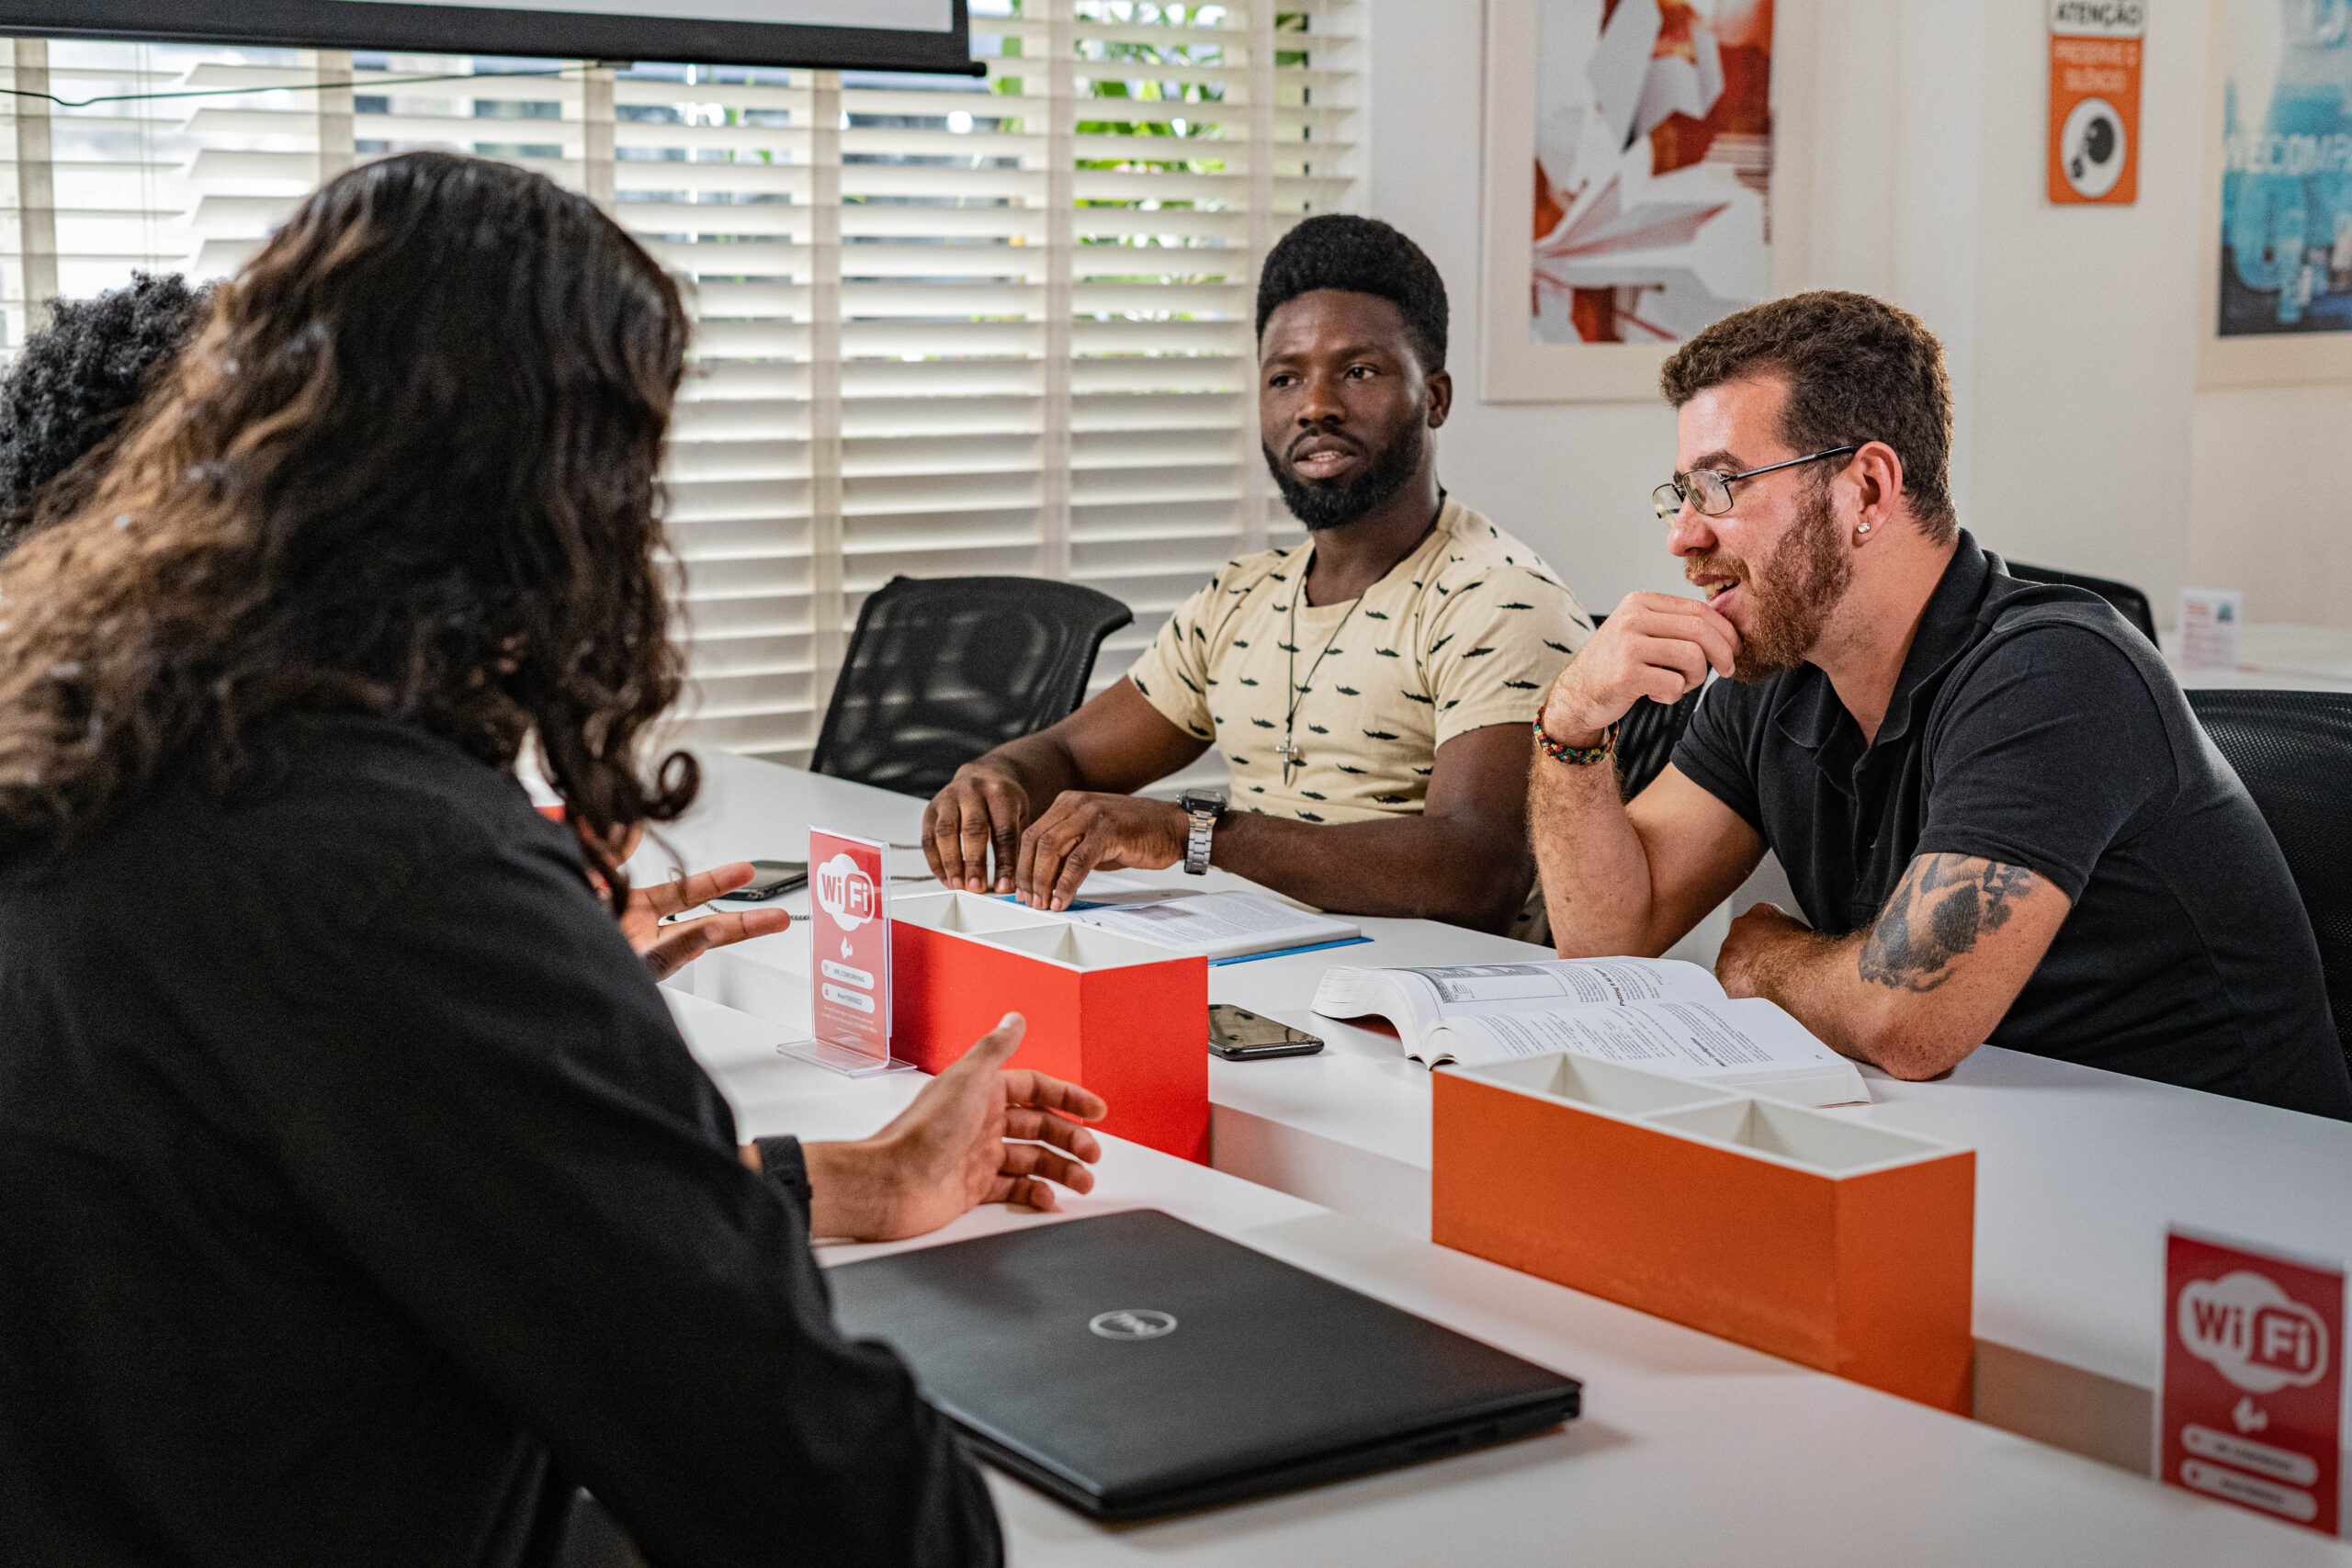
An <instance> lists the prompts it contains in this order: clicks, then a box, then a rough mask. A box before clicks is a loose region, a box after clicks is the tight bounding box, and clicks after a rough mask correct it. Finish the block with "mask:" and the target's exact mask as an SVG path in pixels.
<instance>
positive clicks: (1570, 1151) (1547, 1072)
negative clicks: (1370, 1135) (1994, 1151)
mask: <svg viewBox="0 0 2352 1568" xmlns="http://www.w3.org/2000/svg"><path fill="white" fill-rule="evenodd" d="M1435 1077H1436V1084H1435V1106H1434V1123H1433V1131H1434V1134H1435V1139H1434V1142H1435V1149H1434V1153H1435V1162H1434V1169H1433V1171H1432V1175H1431V1188H1430V1239H1431V1240H1433V1241H1435V1242H1437V1243H1438V1244H1439V1245H1440V1246H1442V1247H1454V1248H1456V1249H1458V1250H1460V1251H1463V1252H1469V1253H1474V1254H1476V1256H1478V1257H1480V1258H1489V1259H1491V1260H1493V1261H1495V1262H1497V1263H1502V1264H1506V1265H1508V1266H1510V1268H1513V1269H1521V1270H1522V1271H1524V1272H1526V1273H1530V1274H1536V1275H1540V1276H1542V1277H1543V1278H1544V1279H1546V1280H1554V1281H1555V1282H1557V1283H1559V1284H1563V1285H1566V1286H1569V1287H1570V1288H1572V1289H1575V1290H1579V1291H1584V1292H1589V1294H1592V1295H1596V1296H1605V1297H1607V1298H1608V1299H1609V1300H1611V1301H1613V1302H1622V1303H1624V1304H1625V1305H1627V1306H1631V1307H1634V1308H1638V1309H1639V1310H1641V1311H1643V1312H1647V1313H1654V1314H1657V1316H1659V1317H1665V1318H1671V1319H1673V1320H1674V1321H1675V1322H1677V1323H1683V1324H1688V1325H1691V1327H1693V1328H1697V1329H1702V1330H1703V1331H1705V1332H1706V1333H1709V1334H1713V1335H1716V1336H1719V1337H1723V1338H1725V1339H1734V1340H1737V1341H1738V1342H1739V1343H1741V1344H1743V1345H1748V1346H1752V1347H1754V1348H1757V1349H1758V1350H1764V1351H1768V1352H1770V1354H1772V1355H1775V1356H1782V1357H1786V1358H1787V1359H1790V1360H1792V1361H1798V1362H1802V1363H1803V1364H1804V1365H1806V1366H1808V1367H1814V1368H1816V1369H1818V1370H1820V1371H1826V1372H1834V1373H1836V1374H1837V1375H1838V1376H1840V1377H1846V1378H1851V1379H1853V1380H1854V1381H1855V1382H1864V1383H1868V1384H1870V1385H1871V1386H1872V1387H1874V1388H1880V1389H1884V1390H1885V1391H1887V1392H1888V1393H1898V1394H1901V1395H1903V1396H1905V1398H1909V1399H1916V1400H1918V1401H1919V1402H1921V1403H1922V1404H1932V1405H1935V1406H1937V1407H1938V1408H1939V1409H1943V1410H1950V1411H1953V1412H1955V1413H1957V1414H1960V1415H1967V1414H1968V1413H1969V1411H1970V1407H1971V1403H1972V1401H1971V1395H1970V1373H1971V1369H1972V1364H1973V1353H1974V1340H1973V1335H1972V1332H1971V1329H1972V1325H1973V1315H1972V1309H1971V1292H1972V1286H1973V1265H1974V1256H1973V1255H1974V1250H1975V1201H1976V1156H1975V1153H1974V1151H1973V1150H1970V1149H1963V1148H1955V1147H1953V1146H1952V1145H1948V1144H1939V1143H1935V1142H1931V1141H1930V1140H1928V1139H1925V1138H1917V1137H1913V1136H1911V1135H1909V1134H1900V1133H1894V1132H1889V1131H1888V1130H1886V1129H1884V1128H1882V1127H1872V1126H1870V1125H1868V1124H1866V1123H1863V1122H1852V1121H1849V1120H1847V1119H1845V1118H1843V1117H1838V1116H1830V1115H1826V1114H1824V1113H1823V1112H1821V1111H1815V1110H1812V1109H1810V1108H1808V1107H1805V1106H1801V1105H1796V1104H1793V1103H1791V1102H1789V1101H1786V1100H1771V1099H1769V1098H1765V1097H1762V1096H1758V1095H1747V1094H1730V1093H1725V1092H1723V1091H1722V1090H1719V1089H1709V1088H1707V1087H1706V1086H1704V1085H1701V1084H1694V1083H1692V1082H1691V1081H1689V1080H1688V1079H1685V1078H1678V1077H1671V1076H1669V1075H1668V1074H1664V1073H1655V1072H1649V1071H1646V1070H1644V1069H1641V1068H1637V1067H1630V1066H1621V1065H1619V1064H1616V1063H1611V1062H1598V1061H1592V1060H1589V1059H1587V1058H1584V1057H1579V1056H1565V1055H1563V1056H1537V1057H1529V1058H1524V1059H1521V1060H1516V1061H1510V1062H1504V1063H1499V1064H1497V1065H1494V1066H1483V1067H1472V1068H1455V1069H1448V1070H1443V1071H1441V1072H1439V1073H1437V1074H1436V1075H1435Z"/></svg>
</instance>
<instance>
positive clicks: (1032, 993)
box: [891, 893, 1209, 1164]
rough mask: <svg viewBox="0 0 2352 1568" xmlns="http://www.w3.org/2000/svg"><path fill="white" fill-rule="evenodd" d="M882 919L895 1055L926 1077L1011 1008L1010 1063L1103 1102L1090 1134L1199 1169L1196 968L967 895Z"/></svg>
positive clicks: (1201, 1094) (1205, 1103)
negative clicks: (1017, 1041) (1017, 1017)
mask: <svg viewBox="0 0 2352 1568" xmlns="http://www.w3.org/2000/svg"><path fill="white" fill-rule="evenodd" d="M892 913H893V916H894V919H893V920H892V922H891V925H892V930H893V932H894V933H895V940H894V941H893V943H892V956H893V959H894V961H895V962H894V964H893V966H892V970H891V985H892V992H893V998H894V1005H895V1010H894V1013H893V1017H894V1020H895V1027H896V1034H895V1036H894V1038H895V1041H896V1043H897V1048H898V1050H899V1052H900V1053H901V1054H902V1055H905V1056H906V1058H907V1059H908V1060H909V1061H910V1062H912V1063H913V1064H914V1065H915V1066H919V1067H921V1068H922V1070H923V1071H925V1072H930V1073H935V1072H938V1071H940V1070H941V1069H942V1068H944V1067H945V1066H947V1065H948V1064H949V1063H951V1062H953V1061H955V1060H956V1057H958V1056H960V1055H963V1054H964V1052H965V1051H967V1049H969V1048H970V1046H971V1043H972V1042H973V1041H975V1040H977V1039H978V1038H979V1037H980V1036H981V1035H983V1034H985V1033H987V1032H989V1030H991V1029H993V1028H995V1027H996V1023H997V1020H999V1019H1001V1018H1002V1017H1003V1016H1004V1015H1005V1014H1006V1013H1008V1012H1017V1013H1019V1014H1021V1015H1022V1017H1023V1019H1025V1020H1026V1021H1027V1022H1028V1032H1027V1033H1026V1034H1025V1035H1023V1038H1022V1042H1021V1049H1020V1050H1019V1051H1018V1052H1016V1053H1015V1054H1014V1055H1013V1057H1012V1066H1016V1067H1031V1068H1035V1070H1037V1071H1039V1072H1042V1073H1049V1074H1051V1075H1052V1076H1054V1077H1057V1078H1065V1079H1068V1080H1069V1081H1071V1082H1073V1083H1081V1084H1084V1085H1085V1086H1086V1087H1087V1088H1089V1089H1092V1090H1094V1092H1095V1093H1097V1094H1099V1095H1101V1096H1102V1097H1103V1099H1104V1100H1107V1101H1109V1102H1110V1107H1111V1113H1110V1115H1109V1117H1108V1118H1106V1119H1105V1120H1104V1121H1103V1122H1098V1123H1096V1125H1097V1127H1099V1128H1100V1130H1102V1131H1103V1132H1105V1133H1111V1134H1116V1135H1117V1136H1119V1137H1123V1138H1130V1139H1133V1140H1134V1141H1135V1142H1136V1143H1139V1144H1148V1145H1151V1146H1152V1147H1153V1148H1156V1149H1160V1150H1163V1151H1165V1152H1166V1153H1169V1154H1172V1155H1176V1156H1181V1157H1182V1158H1184V1159H1190V1160H1197V1161H1200V1162H1202V1163H1204V1164H1205V1163H1206V1162H1207V1160H1208V1153H1209V1067H1208V1060H1209V1058H1208V963H1207V961H1206V960H1205V959H1204V958H1201V957H1200V956H1198V955H1197V954H1182V953H1170V951H1169V950H1168V949H1166V948H1164V947H1155V946H1153V945H1152V944H1151V943H1149V942H1136V941H1133V940H1131V939H1129V938H1126V937H1122V936H1114V935H1112V934H1111V933H1110V932H1109V931H1096V930H1094V929H1093V928H1092V927H1091V926H1082V925H1078V924H1075V923H1073V922H1071V921H1069V920H1066V919H1061V918H1060V917H1059V916H1057V915H1049V914H1044V913H1040V912H1039V911H1037V910H1035V909H1026V908H1022V907H1021V906H1019V905H1017V904H1007V903H1004V902H1001V901H1000V900H998V899H994V898H983V897H976V896H974V895H972V894H969V893H937V894H922V895H918V896H917V897H911V898H902V899H900V900H899V902H898V904H897V905H896V906H895V908H894V909H893V911H892Z"/></svg>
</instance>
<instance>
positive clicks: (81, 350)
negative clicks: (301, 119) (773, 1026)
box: [0, 272, 791, 980]
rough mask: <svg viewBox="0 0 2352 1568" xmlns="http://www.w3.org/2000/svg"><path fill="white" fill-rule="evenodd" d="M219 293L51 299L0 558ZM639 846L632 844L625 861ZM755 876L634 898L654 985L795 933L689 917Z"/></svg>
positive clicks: (21, 426) (34, 360) (206, 289)
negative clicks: (739, 945)
mask: <svg viewBox="0 0 2352 1568" xmlns="http://www.w3.org/2000/svg"><path fill="white" fill-rule="evenodd" d="M212 294H213V288H212V286H211V285H209V284H207V285H205V286H203V287H201V288H189V287H188V284H187V279H186V278H184V277H182V276H180V275H179V274H177V273H146V272H138V273H133V274H132V275H131V281H130V283H128V284H126V285H124V286H123V287H122V288H113V289H108V290H107V292H105V293H103V294H100V295H97V296H96V298H94V299H52V300H51V301H50V312H51V313H50V319H49V321H48V324H46V325H45V326H43V327H41V328H40V330H39V331H37V332H35V333H32V334H31V335H30V336H28V338H26V340H25V342H24V345H23V346H22V347H21V348H20V349H19V350H18V351H17V357H16V360H15V362H14V363H13V364H11V365H10V366H9V367H8V371H7V374H6V376H5V377H0V555H6V553H7V552H8V550H9V548H10V547H12V546H14V545H15V544H16V543H17V541H18V540H20V539H22V538H24V537H25V536H28V535H29V534H30V533H32V532H33V531H34V530H36V529H38V528H40V527H43V526H45V525H48V524H50V523H53V522H56V521H58V520H60V519H62V518H65V517H71V516H72V515H73V514H74V513H76V512H78V511H80V510H81V508H82V507H83V505H84V504H85V502H88V500H89V498H90V491H91V490H92V488H93V487H94V486H95V485H96V483H97V481H98V479H100V478H101V477H102V476H103V475H104V474H105V473H106V470H107V465H108V464H109V463H110V462H111V461H112V460H113V457H114V450H115V446H116V445H117V442H118V439H119V436H120V434H122V432H123V430H124V429H125V427H126V426H127V424H128V423H129V422H130V413H131V411H132V410H133V409H135V408H136V407H137V406H138V404H139V401H140V400H141V398H143V397H144V396H146V394H147V393H148V391H150V390H151V389H153V387H154V386H155V385H156V383H157V382H158V381H160V380H161V379H163V378H164V377H165V376H167V375H168V374H169V371H170V367H171V365H172V364H173V362H174V361H175V360H176V359H177V358H178V356H179V354H180V351H181V350H182V349H183V348H185V347H186V346H187V341H188V339H189V338H191V337H192V336H194V335H195V333H196V330H197V328H198V326H200V325H202V324H203V321H204V319H205V317H206V316H207V314H208V313H209V311H210V309H211V305H212ZM548 809H549V810H550V811H553V810H555V809H556V808H555V807H549V808H548ZM637 841H638V839H637V836H636V835H635V834H630V835H628V836H625V837H624V839H623V840H621V842H622V853H621V855H620V856H618V857H616V858H624V859H625V858H627V854H628V852H629V851H632V850H633V849H634V848H635V846H636V843H637ZM754 874H755V871H754V868H753V867H752V865H751V863H749V862H744V861H738V862H735V863H731V864H728V865H721V866H714V867H712V868H711V869H709V870H707V871H701V872H696V873H695V874H692V875H690V876H689V875H684V874H681V875H679V876H677V877H675V878H674V879H673V880H672V881H669V882H665V883H659V884H656V885H654V886H649V887H639V888H636V889H633V890H632V891H630V892H629V893H628V896H627V897H625V898H624V899H623V900H622V903H621V906H620V921H621V930H622V931H623V933H624V934H626V935H627V936H628V941H629V945H630V946H631V947H632V948H634V949H635V950H636V951H637V953H638V955H639V957H640V958H641V959H643V960H644V963H645V966H646V968H648V969H649V970H650V971H652V974H653V977H654V978H655V979H657V980H666V979H668V978H669V977H670V976H672V975H674V974H676V973H677V972H678V971H679V970H680V969H683V968H684V967H685V965H686V964H690V963H692V962H693V961H694V960H695V958H697V957H699V956H701V955H702V954H703V953H707V952H709V951H711V950H712V949H713V948H718V947H725V946H729V945H730V944H732V943H734V942H743V941H746V940H748V939H750V938H752V937H757V936H771V935H774V934H775V933H776V932H777V931H782V930H784V929H785V928H786V926H788V925H790V924H791V919H790V917H788V916H787V915H786V914H785V912H784V911H783V910H781V909H745V910H733V911H729V912H727V913H724V914H717V915H708V914H706V915H699V916H693V917H685V913H684V912H685V911H687V910H690V909H693V908H696V907H698V906H700V905H702V904H704V903H706V902H707V901H708V900H710V899H712V898H715V897H722V896H724V895H725V894H727V893H729V892H730V891H732V890H733V889H735V888H738V887H741V886H743V885H744V884H745V883H747V882H749V881H751V880H752V876H753V875H754Z"/></svg>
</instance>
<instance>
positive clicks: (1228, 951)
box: [1069, 893, 1361, 958]
mask: <svg viewBox="0 0 2352 1568" xmlns="http://www.w3.org/2000/svg"><path fill="white" fill-rule="evenodd" d="M1069 919H1073V920H1076V921H1078V922H1080V924H1082V925H1090V926H1094V927H1097V928H1099V929H1101V930H1103V931H1113V932H1115V933H1117V934H1118V935H1120V936H1125V937H1133V938H1135V939H1136V941H1138V942H1158V943H1159V945H1161V946H1162V947H1173V948H1176V949H1179V950H1180V951H1182V952H1185V953H1206V954H1207V955H1208V956H1209V957H1211V958H1227V957H1235V956H1238V955H1239V954H1241V953H1264V952H1268V951H1271V950H1272V949H1274V948H1277V947H1300V946H1304V945H1306V943H1308V942H1337V941H1339V940H1340V939H1341V938H1344V937H1351V936H1356V935H1359V934H1361V933H1360V932H1359V931H1358V929H1357V928H1356V927H1354V926H1352V925H1350V924H1348V923H1347V922H1346V921H1344V920H1335V919H1329V917H1328V916H1323V915H1318V914H1316V913H1314V912H1313V911H1311V910H1307V909H1295V908H1291V907H1290V906H1289V905H1287V904H1280V903H1276V902H1275V901H1274V900H1273V899H1272V898H1263V897H1259V896H1258V895H1256V894H1254V893H1203V894H1199V895H1197V896H1195V897H1189V898H1170V899H1167V900H1165V901H1163V902H1159V903H1153V904H1129V905H1112V906H1106V907H1103V908H1091V909H1072V910H1070V911H1069Z"/></svg>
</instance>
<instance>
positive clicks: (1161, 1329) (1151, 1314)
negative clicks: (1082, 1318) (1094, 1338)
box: [1086, 1307, 1176, 1339]
mask: <svg viewBox="0 0 2352 1568" xmlns="http://www.w3.org/2000/svg"><path fill="white" fill-rule="evenodd" d="M1086 1326H1087V1327H1088V1328H1090V1329H1091V1330H1092V1331H1093V1332H1094V1333H1096V1334H1099V1335H1101V1336H1102V1337H1103V1338H1105V1339H1157V1338H1159V1337H1160V1336H1161V1335H1163V1334H1173V1333H1175V1332H1176V1314H1173V1313H1166V1312H1155V1311H1153V1310H1152V1309H1151V1308H1149V1307H1121V1308H1120V1309H1119V1310H1118V1311H1116V1312H1103V1313H1097V1314H1094V1315H1093V1316H1092V1317H1091V1318H1090V1319H1088V1320H1087V1324H1086Z"/></svg>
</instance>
